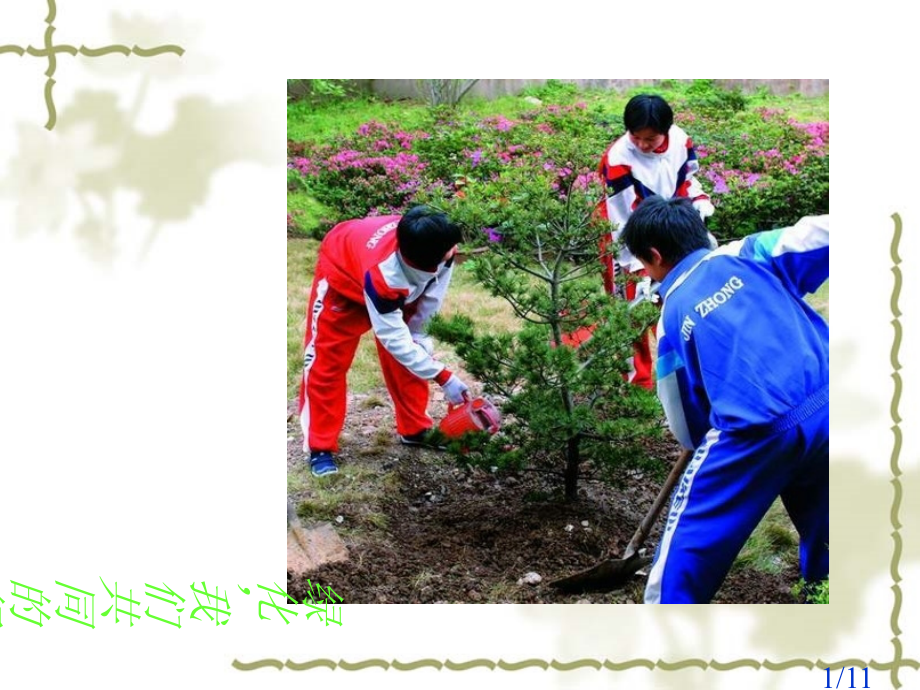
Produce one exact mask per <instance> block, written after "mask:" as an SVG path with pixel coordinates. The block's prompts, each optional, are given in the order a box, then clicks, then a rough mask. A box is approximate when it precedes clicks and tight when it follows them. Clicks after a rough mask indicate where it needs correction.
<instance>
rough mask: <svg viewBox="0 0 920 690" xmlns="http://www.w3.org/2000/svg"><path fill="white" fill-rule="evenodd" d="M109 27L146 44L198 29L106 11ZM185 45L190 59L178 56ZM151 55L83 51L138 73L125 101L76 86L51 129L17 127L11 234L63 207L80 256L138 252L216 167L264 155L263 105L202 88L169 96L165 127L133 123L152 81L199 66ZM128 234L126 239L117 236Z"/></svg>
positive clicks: (2, 188) (203, 187)
mask: <svg viewBox="0 0 920 690" xmlns="http://www.w3.org/2000/svg"><path fill="white" fill-rule="evenodd" d="M112 34H113V40H115V41H121V42H124V43H125V44H126V45H134V46H140V47H141V48H148V47H150V46H162V45H168V44H179V43H182V44H183V45H185V46H190V45H193V44H194V40H195V36H197V34H198V31H197V30H195V29H192V28H189V27H188V26H187V25H186V24H185V23H183V22H181V21H178V20H175V19H170V20H166V21H151V20H148V19H145V18H143V17H140V16H136V15H134V16H131V17H126V16H122V15H118V14H116V15H114V16H113V17H112ZM190 52H191V53H192V54H194V55H196V56H197V57H195V58H193V59H186V58H188V56H189V53H190ZM160 57H161V58H166V59H156V60H134V61H128V60H127V59H126V58H125V56H124V55H121V54H118V53H115V54H110V55H103V56H99V57H89V58H87V59H85V60H84V61H83V64H84V65H85V66H86V67H87V69H90V70H94V71H97V72H102V73H105V74H110V75H112V76H119V75H122V74H137V73H139V72H140V73H141V74H142V75H143V78H142V79H141V80H140V82H139V83H137V84H135V85H134V87H133V88H134V94H133V96H132V97H131V98H130V99H129V104H128V105H127V106H122V105H119V98H118V95H117V94H116V93H115V92H112V91H91V90H82V91H78V92H77V93H76V94H75V95H74V97H73V99H72V101H71V103H70V104H69V105H68V106H67V107H66V108H65V109H63V110H62V112H60V114H59V115H58V118H57V128H56V131H53V132H51V133H49V132H46V131H44V130H41V129H40V128H38V127H37V126H29V125H21V126H20V128H19V132H20V143H19V147H20V148H19V152H18V154H17V155H16V156H15V158H14V159H13V160H12V161H11V163H10V165H9V168H8V173H7V175H6V176H5V177H4V178H3V179H0V194H3V195H6V196H10V197H12V198H14V199H15V200H16V201H17V222H16V225H17V228H18V229H19V231H20V232H22V233H27V232H35V231H38V230H43V229H50V230H56V229H58V228H59V227H60V226H61V224H62V223H63V222H64V219H65V218H67V217H68V212H69V211H72V210H74V209H78V211H79V216H77V217H76V219H75V221H73V226H74V231H75V233H76V237H77V238H78V239H79V240H80V241H81V243H82V244H83V246H84V247H85V249H86V251H87V253H88V255H90V256H91V257H92V258H94V259H96V260H99V261H104V262H107V261H111V260H112V259H114V258H115V257H116V256H117V255H118V254H119V250H120V247H121V246H127V245H131V246H134V247H137V246H138V245H140V249H139V250H135V251H137V258H139V259H143V258H144V257H145V256H146V254H147V252H148V251H149V249H150V247H151V246H152V244H153V242H154V241H155V239H156V237H157V236H158V234H159V233H160V232H161V231H163V229H164V227H165V226H166V225H167V224H169V223H175V222H179V221H182V220H185V219H187V218H188V217H189V216H190V215H191V214H192V212H193V211H194V210H195V209H196V208H198V207H201V206H203V205H205V204H206V203H207V202H208V193H209V190H210V187H211V180H212V178H213V175H214V174H215V173H216V172H217V171H218V170H220V169H221V168H223V167H224V166H226V165H229V164H231V163H234V162H238V161H252V162H257V163H264V164H267V165H271V164H272V163H273V160H272V159H273V156H272V155H271V151H270V149H271V147H270V145H269V142H270V141H271V140H270V137H268V136H265V135H263V134H262V130H263V129H264V127H263V124H264V122H265V121H266V112H265V109H264V108H263V107H262V106H260V105H259V104H258V103H257V102H253V101H245V100H244V101H236V102H229V103H220V104H217V103H214V102H212V101H210V100H209V99H208V98H206V97H205V96H201V95H193V96H185V97H183V98H180V99H178V100H176V101H174V109H175V114H174V117H173V118H172V120H171V123H170V126H169V128H168V129H166V130H165V131H162V132H158V133H156V134H151V135H148V134H146V133H144V132H141V131H138V130H137V129H136V122H137V118H138V114H139V113H140V112H141V110H142V109H143V106H144V103H145V102H146V100H147V98H148V97H152V96H153V95H155V94H156V90H155V89H153V88H151V86H152V84H153V83H154V80H155V79H168V78H172V77H176V76H179V75H180V74H181V75H188V74H190V73H194V72H195V71H198V72H201V71H204V68H205V67H206V65H207V60H206V59H205V58H202V56H201V55H199V54H197V53H195V51H194V50H191V51H189V50H188V49H186V53H185V56H184V58H183V60H181V61H180V60H178V59H171V56H169V55H164V56H160ZM156 97H158V98H159V97H161V96H159V95H157V96H156ZM120 191H129V192H134V193H135V194H137V197H138V199H139V201H138V203H137V206H136V209H135V210H136V213H137V214H138V216H139V217H140V218H139V220H140V221H141V222H136V221H131V222H125V220H124V218H123V217H122V218H121V219H118V216H117V214H116V212H115V211H116V194H118V192H120ZM74 200H76V201H77V202H78V203H77V204H76V205H74V204H73V201H74ZM130 233H134V237H130ZM137 233H144V237H143V238H139V236H138V234H137ZM129 237H130V239H132V240H134V241H133V242H130V243H129V242H125V241H124V240H125V239H126V238H129ZM120 240H121V241H120Z"/></svg>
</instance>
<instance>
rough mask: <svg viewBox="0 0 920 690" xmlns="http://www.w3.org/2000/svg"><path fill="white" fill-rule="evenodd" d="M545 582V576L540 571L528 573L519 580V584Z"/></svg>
mask: <svg viewBox="0 0 920 690" xmlns="http://www.w3.org/2000/svg"><path fill="white" fill-rule="evenodd" d="M541 582H543V578H542V577H540V575H539V574H538V573H532V572H531V573H527V574H525V575H524V577H522V578H521V579H519V580H518V581H517V583H518V584H519V585H538V584H540V583H541Z"/></svg>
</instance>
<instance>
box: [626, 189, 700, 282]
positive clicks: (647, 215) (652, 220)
mask: <svg viewBox="0 0 920 690" xmlns="http://www.w3.org/2000/svg"><path fill="white" fill-rule="evenodd" d="M620 241H621V242H623V244H625V245H626V248H627V249H629V251H630V252H631V253H632V255H633V256H635V257H638V258H640V259H642V260H643V261H651V259H652V252H651V249H652V248H653V247H654V248H655V249H657V250H658V253H659V254H661V258H662V259H664V260H665V261H667V262H668V263H669V264H672V265H673V264H676V263H677V262H678V261H680V260H681V259H683V258H684V257H685V256H687V255H688V254H691V253H692V252H695V251H696V250H697V249H708V248H709V247H710V244H709V235H708V233H707V231H706V225H705V224H704V223H703V219H702V218H700V214H699V211H697V210H696V209H695V208H694V207H693V202H692V201H690V199H687V198H686V197H675V198H673V199H665V198H664V197H660V196H650V197H648V198H647V199H646V200H645V201H643V202H642V203H641V204H639V206H638V207H637V208H636V210H635V211H633V213H632V215H631V216H630V217H629V220H627V221H626V226H625V227H624V228H623V232H622V233H621V234H620Z"/></svg>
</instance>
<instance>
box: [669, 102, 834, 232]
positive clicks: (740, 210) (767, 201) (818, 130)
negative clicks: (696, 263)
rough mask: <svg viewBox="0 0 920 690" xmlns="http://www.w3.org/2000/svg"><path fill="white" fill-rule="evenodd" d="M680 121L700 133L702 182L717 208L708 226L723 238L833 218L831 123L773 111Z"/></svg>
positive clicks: (680, 117)
mask: <svg viewBox="0 0 920 690" xmlns="http://www.w3.org/2000/svg"><path fill="white" fill-rule="evenodd" d="M676 119H677V121H678V123H679V124H680V125H681V126H682V127H683V128H684V129H686V130H687V131H688V132H692V138H693V141H694V143H695V145H696V151H697V155H698V156H699V161H700V179H701V180H702V182H703V184H704V186H705V187H706V189H707V191H708V192H709V193H710V195H711V196H712V198H713V204H714V205H715V207H716V212H715V214H714V215H713V216H712V217H711V218H710V219H709V220H708V225H709V228H710V230H711V231H712V232H713V234H715V235H716V236H717V237H719V238H720V239H731V238H735V237H743V236H745V235H748V234H750V233H752V232H756V231H758V230H764V229H767V228H774V227H782V226H786V225H792V224H793V223H795V222H796V221H797V220H798V219H799V218H801V217H802V216H806V215H813V214H818V213H827V212H828V206H829V194H830V176H829V169H828V166H829V146H830V128H829V125H828V123H827V122H815V123H808V124H805V123H800V122H796V121H795V120H793V119H790V118H788V117H787V116H786V115H785V113H784V112H783V111H779V110H774V109H766V108H760V109H756V110H753V111H745V112H741V113H738V114H736V116H735V117H734V118H732V119H731V120H730V121H728V124H726V121H724V119H721V118H711V117H708V116H703V115H696V114H694V113H692V112H689V111H683V112H678V114H677V116H676Z"/></svg>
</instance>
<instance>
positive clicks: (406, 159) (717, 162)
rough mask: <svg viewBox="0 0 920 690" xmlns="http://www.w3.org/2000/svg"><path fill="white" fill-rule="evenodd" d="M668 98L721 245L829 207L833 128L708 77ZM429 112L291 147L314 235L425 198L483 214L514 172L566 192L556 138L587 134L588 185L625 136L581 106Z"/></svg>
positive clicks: (292, 184) (476, 239)
mask: <svg viewBox="0 0 920 690" xmlns="http://www.w3.org/2000/svg"><path fill="white" fill-rule="evenodd" d="M565 95H566V97H567V98H566V99H565V100H566V101H571V100H574V94H569V93H568V90H566V92H565ZM570 97H571V98H570ZM668 98H669V101H670V102H671V104H672V106H673V107H674V111H675V114H676V121H677V123H678V124H679V125H680V126H681V127H683V128H684V129H685V130H686V131H687V132H688V133H689V134H690V135H691V138H692V139H693V141H694V143H695V144H696V147H697V153H698V154H699V160H700V166H701V172H700V175H699V177H700V180H701V182H702V183H703V186H704V188H705V189H706V191H707V192H708V193H709V194H710V195H711V196H712V198H713V203H714V205H715V206H716V212H715V214H714V215H713V216H712V217H711V218H710V219H709V220H708V221H707V222H708V224H709V227H710V230H712V232H713V234H715V235H716V236H717V237H718V238H720V239H721V240H726V239H731V238H735V237H741V236H744V235H747V234H749V233H751V232H754V231H756V230H763V229H769V228H772V227H778V226H783V225H789V224H792V223H794V222H795V221H796V220H798V219H799V218H800V217H802V216H804V215H810V214H817V213H826V212H827V211H828V203H829V173H828V156H829V143H830V133H829V126H828V123H826V122H818V123H807V124H806V123H800V122H796V121H794V120H792V119H790V118H789V117H788V116H787V115H786V114H785V112H784V111H780V110H776V109H766V108H759V109H749V108H748V107H747V101H746V99H745V97H743V96H741V95H740V94H739V93H733V92H724V93H723V92H719V91H718V90H717V89H714V87H712V86H711V85H707V84H706V83H705V82H701V83H699V84H697V83H694V84H693V85H692V86H690V87H688V88H685V89H683V90H682V91H677V92H675V95H673V96H672V95H669V96H668ZM587 100H588V101H590V98H588V99H587ZM428 117H429V119H428V120H427V122H425V124H424V125H423V126H422V127H421V128H419V129H415V130H412V131H407V130H405V129H403V128H401V127H399V126H396V125H392V124H386V123H380V122H367V123H365V124H363V125H361V126H360V127H359V128H358V129H357V130H356V131H355V132H354V133H353V134H352V135H350V136H347V137H339V138H337V139H335V140H333V141H330V142H327V143H323V144H303V143H298V142H288V188H289V189H292V188H299V187H303V188H305V189H306V190H307V191H308V192H309V193H310V194H311V195H312V196H313V197H314V198H315V199H316V200H317V201H319V202H320V203H321V204H323V205H324V206H325V207H326V208H327V209H328V213H329V215H328V219H327V220H324V221H323V224H324V227H323V228H320V232H319V233H318V234H320V235H321V234H322V232H323V231H324V230H325V229H328V227H331V224H332V223H334V222H337V221H340V220H344V219H347V218H357V217H363V216H367V215H381V214H390V213H402V212H404V211H405V210H406V209H407V208H408V207H410V206H412V205H414V204H415V203H419V202H420V201H424V200H425V199H432V198H439V199H442V200H443V202H444V203H448V204H450V203H452V200H453V199H454V198H457V199H463V198H465V197H468V196H469V195H470V194H474V195H476V196H477V198H478V199H479V201H480V202H481V203H482V204H483V205H484V207H489V206H492V207H494V206H495V205H498V204H502V203H506V202H508V201H509V199H508V198H504V197H494V198H487V197H488V195H489V194H491V193H492V192H491V190H490V189H489V188H488V183H490V182H493V181H495V180H496V179H497V178H498V177H500V176H501V174H502V172H503V171H504V170H505V169H507V168H508V167H521V168H525V169H528V170H531V169H538V168H540V167H542V166H547V171H548V170H549V169H550V168H552V169H553V170H555V171H556V172H558V177H559V181H558V183H559V184H561V185H563V186H564V185H565V184H566V183H567V182H569V181H570V180H569V177H570V176H571V175H573V174H574V171H573V169H572V168H571V166H569V167H568V169H567V167H566V165H564V162H560V161H558V160H549V159H548V154H547V152H548V151H550V150H552V149H553V148H554V147H555V146H556V144H555V140H557V139H571V138H575V139H579V140H580V142H581V143H582V144H583V146H582V149H583V150H585V151H588V150H589V149H590V148H591V147H593V151H594V152H593V161H592V166H586V168H585V169H584V170H583V171H580V173H579V174H581V175H583V178H582V179H581V180H580V181H579V183H578V184H579V185H581V186H582V187H584V186H585V185H587V184H588V182H589V178H590V177H591V176H592V175H593V174H594V173H593V164H594V163H596V161H597V159H598V158H599V157H600V155H601V153H602V152H603V151H604V149H605V148H606V147H607V145H608V144H609V143H610V142H611V141H612V140H613V139H614V138H615V137H616V136H619V135H620V134H622V132H623V129H622V124H621V123H620V120H619V115H618V114H611V113H609V112H603V111H601V110H600V108H599V106H598V105H596V104H591V103H590V102H587V103H586V102H583V101H582V102H571V103H567V104H565V105H556V104H550V105H545V106H542V107H538V108H533V109H531V110H528V111H526V112H524V113H523V114H520V115H517V116H515V117H514V118H511V117H506V116H504V115H493V116H490V117H485V118H478V117H476V116H474V115H471V114H465V113H462V112H458V111H457V110H455V109H440V108H436V109H433V110H432V111H431V112H430V114H429V116H428ZM611 122H612V123H615V124H614V126H613V127H611V126H610V124H609V123H611ZM589 167H590V169H589ZM576 177H577V175H576ZM597 196H598V199H599V198H600V196H601V190H600V189H598V190H597ZM512 203H518V201H517V200H512ZM483 227H491V226H489V225H488V224H485V225H479V226H475V225H474V226H470V230H469V233H468V234H469V236H468V238H467V239H468V241H469V242H471V243H473V244H477V245H486V244H488V236H487V234H486V233H483V232H481V228H483ZM493 230H494V232H496V233H499V234H501V233H502V232H503V230H502V229H501V228H493Z"/></svg>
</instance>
